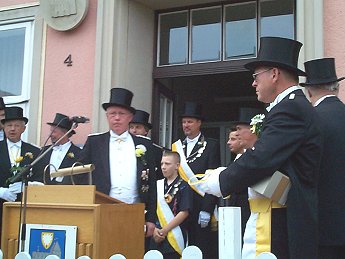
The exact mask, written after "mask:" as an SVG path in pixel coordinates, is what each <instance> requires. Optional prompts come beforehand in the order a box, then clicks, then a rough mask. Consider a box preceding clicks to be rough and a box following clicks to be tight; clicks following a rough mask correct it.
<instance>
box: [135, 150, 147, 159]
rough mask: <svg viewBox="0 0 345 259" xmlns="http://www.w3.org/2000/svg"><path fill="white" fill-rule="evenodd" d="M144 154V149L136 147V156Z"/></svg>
mask: <svg viewBox="0 0 345 259" xmlns="http://www.w3.org/2000/svg"><path fill="white" fill-rule="evenodd" d="M143 154H145V151H144V150H142V149H136V150H135V155H136V157H141V156H142V155H143Z"/></svg>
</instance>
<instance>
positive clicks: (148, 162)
mask: <svg viewBox="0 0 345 259" xmlns="http://www.w3.org/2000/svg"><path fill="white" fill-rule="evenodd" d="M132 98H133V93H132V92H131V91H129V90H127V89H124V88H112V89H111V96H110V101H109V103H103V104H102V107H103V109H104V110H105V111H106V116H107V120H108V124H109V131H107V132H105V133H98V134H91V135H89V136H88V138H87V140H86V143H85V146H84V148H83V150H82V152H81V154H80V157H81V161H82V162H83V163H84V164H89V163H92V164H94V165H95V168H96V169H95V170H94V171H93V173H92V180H93V184H94V185H96V189H97V191H100V192H102V193H105V194H107V195H109V196H111V197H113V198H116V199H118V200H121V201H123V202H126V203H138V202H142V203H145V210H146V214H145V219H146V236H152V233H153V230H154V228H155V222H156V208H157V193H156V178H155V173H154V159H153V151H152V143H151V141H150V140H147V139H145V138H141V137H137V136H134V135H132V134H130V133H129V132H128V127H129V123H130V122H131V121H132V119H133V116H134V114H135V109H134V108H133V107H131V102H132Z"/></svg>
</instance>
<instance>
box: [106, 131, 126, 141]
mask: <svg viewBox="0 0 345 259" xmlns="http://www.w3.org/2000/svg"><path fill="white" fill-rule="evenodd" d="M128 136H129V132H128V130H127V131H125V132H124V133H122V134H121V135H117V134H116V133H115V132H114V131H112V130H110V137H111V138H114V139H118V138H120V139H121V140H122V141H126V139H127V138H128Z"/></svg>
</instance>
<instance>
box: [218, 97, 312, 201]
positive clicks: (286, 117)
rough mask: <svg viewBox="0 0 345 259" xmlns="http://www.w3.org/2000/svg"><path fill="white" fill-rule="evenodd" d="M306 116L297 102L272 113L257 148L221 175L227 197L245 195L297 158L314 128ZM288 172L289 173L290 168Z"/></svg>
mask: <svg viewBox="0 0 345 259" xmlns="http://www.w3.org/2000/svg"><path fill="white" fill-rule="evenodd" d="M302 108H303V107H302ZM305 115H306V114H305V113H303V112H301V107H300V106H299V105H298V103H297V102H296V101H295V102H292V101H290V102H289V101H285V102H284V101H282V102H281V104H280V105H279V107H275V108H274V109H273V110H271V112H270V113H269V115H268V116H267V117H266V119H265V122H264V126H263V131H262V134H261V137H260V138H259V139H258V141H257V142H256V144H255V145H254V148H253V149H251V150H247V151H246V152H245V153H244V154H243V155H242V156H241V158H239V159H238V160H236V161H235V162H234V163H232V164H231V165H230V166H229V167H228V168H226V169H225V170H224V171H223V172H221V174H220V176H219V182H220V188H221V191H222V194H223V196H224V197H225V196H228V195H229V194H231V193H233V192H241V191H243V190H244V189H245V188H247V187H248V186H251V185H253V184H255V183H257V182H258V181H260V180H263V179H264V178H266V177H268V176H271V175H272V174H273V173H274V172H275V171H276V170H278V169H281V168H284V164H285V163H286V164H288V160H289V159H291V157H292V156H296V154H294V152H295V151H296V150H297V149H298V148H299V147H300V145H301V143H303V141H304V139H305V138H306V132H307V131H308V128H309V127H312V126H313V125H311V120H310V118H308V117H307V116H305ZM301 156H303V154H301ZM293 158H294V159H297V160H298V161H301V163H303V162H302V161H303V159H307V160H308V159H310V158H309V157H300V158H296V157H293ZM286 169H287V171H288V169H289V168H286ZM282 173H287V172H282ZM302 173H303V172H302ZM301 177H302V178H304V179H305V180H308V177H310V176H309V175H301Z"/></svg>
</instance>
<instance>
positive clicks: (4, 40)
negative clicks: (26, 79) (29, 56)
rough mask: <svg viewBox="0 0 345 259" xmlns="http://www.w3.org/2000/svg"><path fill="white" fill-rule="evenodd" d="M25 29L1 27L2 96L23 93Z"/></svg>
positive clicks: (0, 64)
mask: <svg viewBox="0 0 345 259" xmlns="http://www.w3.org/2000/svg"><path fill="white" fill-rule="evenodd" d="M24 46H25V28H17V29H9V30H1V27H0V78H1V80H0V96H19V95H21V93H22V79H23V65H24Z"/></svg>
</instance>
